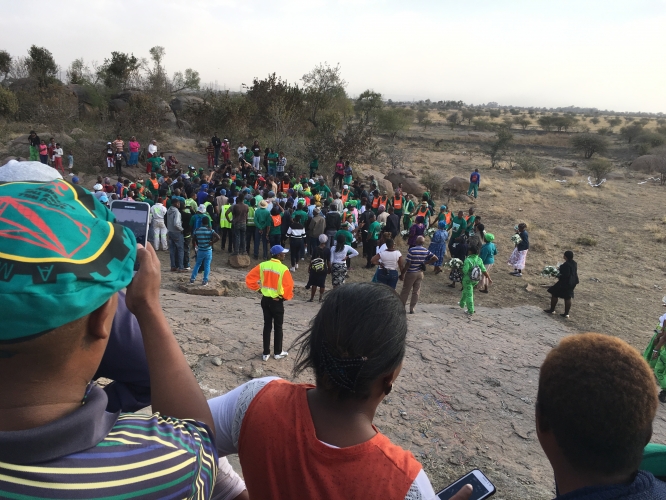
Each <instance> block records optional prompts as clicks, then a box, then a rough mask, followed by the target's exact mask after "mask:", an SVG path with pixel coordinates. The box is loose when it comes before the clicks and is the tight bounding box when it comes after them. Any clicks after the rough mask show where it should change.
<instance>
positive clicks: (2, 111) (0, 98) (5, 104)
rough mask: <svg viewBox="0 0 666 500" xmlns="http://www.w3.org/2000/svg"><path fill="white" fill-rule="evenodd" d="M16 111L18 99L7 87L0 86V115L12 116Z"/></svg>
mask: <svg viewBox="0 0 666 500" xmlns="http://www.w3.org/2000/svg"><path fill="white" fill-rule="evenodd" d="M17 112H18V99H16V95H15V94H14V92H12V91H11V90H9V89H6V88H5V87H1V86H0V116H5V117H12V118H13V117H14V116H16V113H17Z"/></svg>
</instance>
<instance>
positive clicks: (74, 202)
mask: <svg viewBox="0 0 666 500" xmlns="http://www.w3.org/2000/svg"><path fill="white" fill-rule="evenodd" d="M0 198H2V199H3V200H5V210H4V212H3V217H2V218H0V234H2V235H3V237H2V238H0V254H1V255H2V256H3V260H4V261H5V262H6V263H7V267H5V272H4V274H3V277H4V279H3V280H0V304H2V310H3V311H4V312H5V313H4V314H2V318H3V328H2V329H0V341H21V340H26V339H28V338H29V337H32V336H34V335H36V334H40V333H46V332H48V331H50V330H53V329H54V328H58V327H60V326H62V325H65V324H67V323H71V322H72V321H74V320H76V319H79V318H81V317H83V316H85V315H87V314H90V313H91V312H93V311H94V310H96V309H97V308H99V307H100V306H101V305H102V304H104V303H105V302H106V301H107V300H109V298H110V297H111V296H112V295H113V294H114V293H116V292H117V291H119V290H121V289H123V288H125V287H126V286H127V285H128V284H129V283H130V281H131V280H132V275H133V268H134V261H135V260H136V238H135V237H134V235H133V234H132V232H131V231H130V230H129V229H128V228H125V227H123V226H121V225H120V224H116V222H115V221H116V219H115V216H114V215H113V213H112V212H111V211H110V210H108V209H107V208H106V207H105V206H104V205H102V203H100V202H99V201H98V200H97V199H96V198H95V196H93V195H92V194H91V193H90V192H89V191H87V190H86V189H83V188H82V187H80V186H76V185H72V184H69V183H67V182H65V181H63V180H61V179H57V180H53V181H50V182H27V181H22V182H0ZM7 311H11V314H9V313H7Z"/></svg>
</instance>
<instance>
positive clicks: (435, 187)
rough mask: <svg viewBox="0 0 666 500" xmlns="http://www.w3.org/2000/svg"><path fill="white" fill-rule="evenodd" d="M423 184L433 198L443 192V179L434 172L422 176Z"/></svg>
mask: <svg viewBox="0 0 666 500" xmlns="http://www.w3.org/2000/svg"><path fill="white" fill-rule="evenodd" d="M421 184H423V185H424V186H425V187H426V188H428V191H429V192H430V193H431V194H432V195H433V196H435V195H437V194H439V193H440V192H441V191H442V185H443V182H442V178H441V177H440V176H438V175H437V174H434V173H432V172H425V173H424V174H423V175H422V176H421Z"/></svg>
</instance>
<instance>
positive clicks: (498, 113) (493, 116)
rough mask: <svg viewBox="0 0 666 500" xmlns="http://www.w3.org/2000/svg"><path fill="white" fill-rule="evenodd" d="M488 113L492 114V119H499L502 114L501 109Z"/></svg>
mask: <svg viewBox="0 0 666 500" xmlns="http://www.w3.org/2000/svg"><path fill="white" fill-rule="evenodd" d="M488 113H489V114H490V118H499V116H500V115H501V114H502V113H501V112H500V110H499V109H491V110H490V111H488Z"/></svg>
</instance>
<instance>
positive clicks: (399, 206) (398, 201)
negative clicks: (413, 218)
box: [393, 196, 402, 210]
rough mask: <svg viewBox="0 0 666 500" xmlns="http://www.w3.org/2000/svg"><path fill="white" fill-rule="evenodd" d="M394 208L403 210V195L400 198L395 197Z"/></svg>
mask: <svg viewBox="0 0 666 500" xmlns="http://www.w3.org/2000/svg"><path fill="white" fill-rule="evenodd" d="M393 208H394V209H396V210H402V196H401V197H400V198H395V197H394V198H393Z"/></svg>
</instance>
